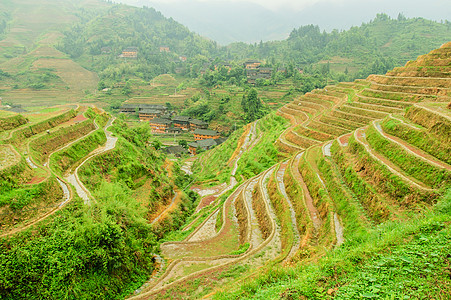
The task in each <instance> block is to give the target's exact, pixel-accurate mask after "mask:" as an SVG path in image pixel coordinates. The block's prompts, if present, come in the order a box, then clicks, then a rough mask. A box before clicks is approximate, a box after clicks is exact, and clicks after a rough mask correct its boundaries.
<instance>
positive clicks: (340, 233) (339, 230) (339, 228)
mask: <svg viewBox="0 0 451 300" xmlns="http://www.w3.org/2000/svg"><path fill="white" fill-rule="evenodd" d="M334 225H335V226H334V227H335V237H336V239H337V242H336V243H335V247H339V246H340V245H341V244H343V243H344V241H345V239H344V228H343V225H341V221H340V217H339V216H338V214H337V213H336V212H335V213H334Z"/></svg>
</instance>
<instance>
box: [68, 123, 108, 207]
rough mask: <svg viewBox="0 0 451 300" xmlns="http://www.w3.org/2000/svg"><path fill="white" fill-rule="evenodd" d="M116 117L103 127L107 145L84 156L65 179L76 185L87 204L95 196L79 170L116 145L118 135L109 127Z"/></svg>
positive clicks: (78, 192)
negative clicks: (83, 180)
mask: <svg viewBox="0 0 451 300" xmlns="http://www.w3.org/2000/svg"><path fill="white" fill-rule="evenodd" d="M115 119H116V118H114V117H113V118H110V119H109V120H108V123H107V124H106V125H105V127H104V129H103V130H104V132H105V135H106V138H107V140H106V143H105V145H104V146H102V147H99V148H97V149H95V150H94V151H92V152H91V153H90V154H89V155H88V156H87V157H85V158H84V160H83V161H82V162H81V163H80V164H79V165H78V166H77V167H76V168H75V170H74V171H73V172H70V173H69V174H68V175H66V176H65V179H66V180H67V181H68V182H69V183H70V184H72V185H73V186H74V187H75V190H76V192H77V194H78V196H79V197H80V198H81V199H83V201H84V203H85V204H90V203H91V199H93V197H92V195H91V192H90V191H89V190H88V189H87V188H86V187H85V185H84V184H83V182H82V181H81V180H80V178H79V176H78V170H79V169H80V168H81V167H82V166H83V165H84V164H85V163H86V162H87V161H88V160H90V159H91V158H93V157H95V156H97V155H100V154H103V153H105V152H107V151H109V150H112V149H114V148H115V147H116V142H117V137H113V134H112V133H111V132H110V131H108V128H109V127H110V126H112V124H113V122H114V120H115Z"/></svg>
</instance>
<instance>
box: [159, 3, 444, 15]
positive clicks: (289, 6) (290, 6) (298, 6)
mask: <svg viewBox="0 0 451 300" xmlns="http://www.w3.org/2000/svg"><path fill="white" fill-rule="evenodd" d="M190 1H193V0H152V2H160V3H171V2H173V3H174V2H184V3H186V2H190ZM197 1H199V2H235V3H238V2H251V3H255V4H258V5H261V6H264V7H266V8H269V9H271V10H280V9H282V10H297V11H299V10H302V9H304V8H307V7H310V6H312V5H314V4H331V5H333V6H337V5H339V6H347V5H352V4H353V3H359V4H368V5H369V6H374V5H378V6H380V7H381V8H383V7H384V6H387V5H388V6H391V5H394V6H397V5H405V7H406V10H409V7H412V6H417V7H420V6H424V7H427V6H429V7H430V6H433V7H435V8H437V9H445V10H446V11H448V12H449V10H450V8H451V1H450V0H428V1H426V0H410V1H406V0H197Z"/></svg>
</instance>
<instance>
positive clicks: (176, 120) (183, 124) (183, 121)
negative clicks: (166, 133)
mask: <svg viewBox="0 0 451 300" xmlns="http://www.w3.org/2000/svg"><path fill="white" fill-rule="evenodd" d="M190 121H191V118H190V117H187V116H175V117H173V118H172V124H174V127H178V128H181V129H182V130H189V123H190Z"/></svg>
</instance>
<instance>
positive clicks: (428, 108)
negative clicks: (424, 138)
mask: <svg viewBox="0 0 451 300" xmlns="http://www.w3.org/2000/svg"><path fill="white" fill-rule="evenodd" d="M414 106H416V107H420V108H422V109H424V110H427V111H428V112H430V113H433V114H435V115H439V116H441V117H442V118H445V119H447V120H448V121H450V122H451V113H449V112H447V113H448V114H444V113H443V112H441V111H439V110H436V109H432V108H430V107H429V106H428V103H416V104H415V105H414Z"/></svg>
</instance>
